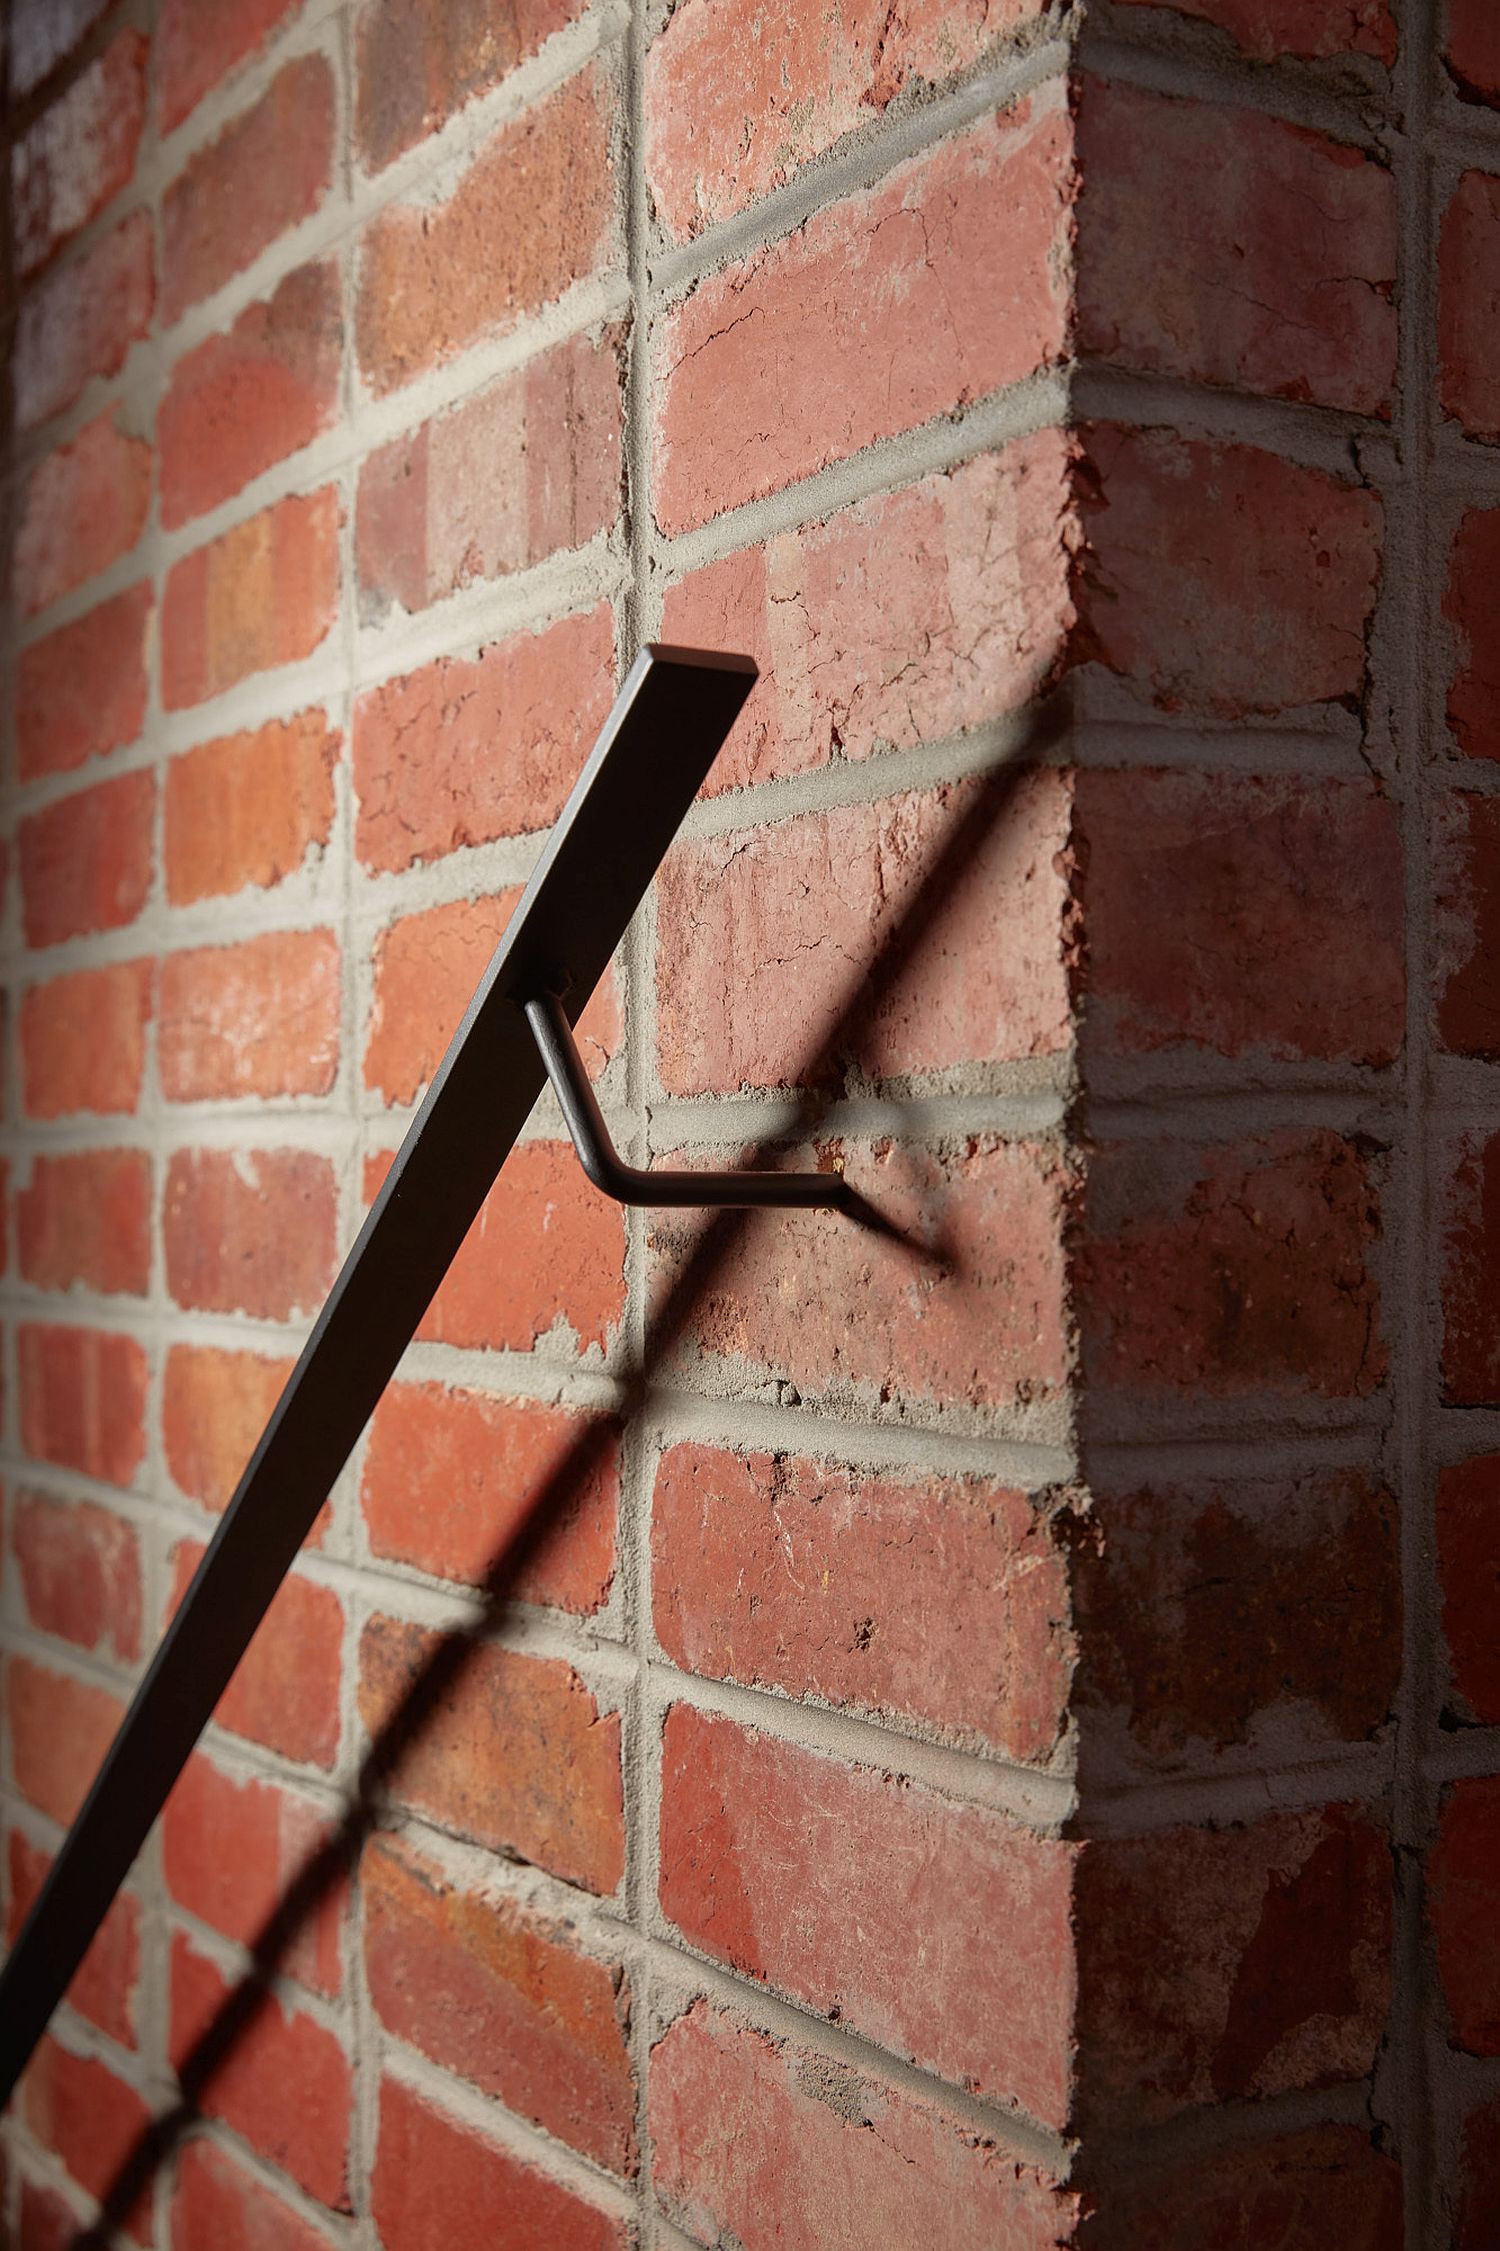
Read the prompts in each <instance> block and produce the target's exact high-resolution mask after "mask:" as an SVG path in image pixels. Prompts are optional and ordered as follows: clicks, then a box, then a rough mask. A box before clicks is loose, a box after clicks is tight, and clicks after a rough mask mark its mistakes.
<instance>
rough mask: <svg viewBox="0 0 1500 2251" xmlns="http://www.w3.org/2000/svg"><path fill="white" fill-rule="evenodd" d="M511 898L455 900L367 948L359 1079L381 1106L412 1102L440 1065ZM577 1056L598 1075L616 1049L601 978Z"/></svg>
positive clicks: (610, 979)
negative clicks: (366, 1017)
mask: <svg viewBox="0 0 1500 2251" xmlns="http://www.w3.org/2000/svg"><path fill="white" fill-rule="evenodd" d="M519 897H520V893H519V892H518V891H504V892H501V893H500V894H499V895H498V897H495V898H483V899H455V900H452V901H450V902H449V903H448V904H446V905H444V906H439V907H428V908H425V909H424V910H423V912H422V913H420V914H413V915H405V916H403V918H402V919H401V920H400V921H399V922H393V923H391V924H390V925H389V926H388V927H387V928H386V929H385V930H382V931H381V933H380V935H379V936H378V937H377V938H376V940H375V987H374V997H373V1000H372V1002H371V1007H370V1029H369V1035H368V1037H367V1039H366V1042H365V1060H364V1079H365V1085H366V1086H367V1087H371V1088H373V1089H374V1090H375V1091H376V1092H377V1093H379V1094H383V1095H384V1097H385V1099H386V1101H387V1102H414V1101H415V1100H416V1098H417V1096H418V1095H419V1094H420V1093H421V1091H422V1089H423V1087H424V1086H425V1084H426V1082H427V1081H428V1080H429V1079H430V1078H431V1077H432V1074H433V1072H434V1071H435V1070H436V1069H437V1066H438V1064H439V1063H440V1062H441V1061H442V1058H443V1053H444V1050H445V1049H446V1047H447V1045H448V1042H449V1041H450V1040H451V1038H452V1037H453V1034H454V1033H455V1032H456V1031H457V1029H458V1026H459V1021H460V1019H461V1018H462V1016H463V1012H464V1010H465V1009H466V1008H467V1007H468V1005H469V1002H470V1001H471V1000H472V999H473V997H474V992H475V989H476V987H477V986H478V983H479V980H480V978H481V977H482V976H483V974H484V972H485V970H486V969H487V968H488V966H489V962H490V957H491V955H492V954H493V953H494V951H495V948H496V946H497V945H498V944H499V942H500V939H501V936H502V934H503V932H504V930H505V927H506V925H507V923H508V922H509V921H510V918H511V915H512V914H513V913H514V911H515V905H516V901H517V899H518V898H519ZM577 1029H578V1045H579V1051H580V1053H581V1054H582V1055H583V1056H584V1058H585V1061H586V1062H587V1063H588V1065H589V1066H590V1069H591V1071H593V1072H598V1071H599V1070H601V1069H602V1068H603V1066H604V1065H605V1064H606V1063H607V1062H608V1061H609V1058H610V1057H611V1055H613V1054H614V1053H615V1051H616V1049H617V1048H618V1047H619V1044H620V1029H621V1027H620V1003H619V994H618V990H617V988H616V985H615V980H614V974H613V972H612V971H609V970H607V971H606V972H605V975H604V977H603V979H602V981H601V983H600V984H599V986H598V988H597V990H596V991H595V993H594V995H593V998H592V999H591V1000H590V1002H589V1004H588V1007H587V1008H586V1009H585V1010H584V1012H583V1015H582V1017H581V1018H580V1019H579V1023H578V1027H577Z"/></svg>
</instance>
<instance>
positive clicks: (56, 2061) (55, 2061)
mask: <svg viewBox="0 0 1500 2251" xmlns="http://www.w3.org/2000/svg"><path fill="white" fill-rule="evenodd" d="M21 2084H22V2094H21V2107H22V2110H23V2113H24V2116H25V2119H26V2124H27V2126H28V2128H29V2129H30V2131H31V2132H32V2133H33V2134H34V2135H35V2136H36V2139H37V2140H38V2141H39V2142H40V2143H41V2145H42V2147H43V2148H44V2149H51V2150H55V2151H56V2153H57V2155H58V2156H59V2157H60V2158H61V2159H62V2162H63V2164H64V2166H65V2167H66V2168H67V2170H68V2172H69V2173H70V2174H71V2176H72V2178H73V2179H74V2180H75V2181H77V2182H78V2184H79V2186H80V2187H81V2188H84V2189H86V2190H87V2191H88V2193H89V2195H90V2196H93V2197H102V2196H103V2195H104V2194H105V2193H106V2191H107V2190H108V2189H109V2188H110V2187H111V2186H112V2185H113V2183H114V2180H115V2177H116V2175H117V2174H118V2173H119V2172H120V2170H121V2169H122V2167H123V2166H124V2164H125V2162H126V2160H127V2159H128V2158H129V2157H130V2156H131V2154H132V2153H133V2151H134V2150H135V2148H136V2145H137V2144H138V2142H139V2141H140V2140H141V2138H142V2136H143V2135H144V2134H145V2132H146V2129H147V2127H148V2126H149V2125H150V2123H151V2112H150V2110H149V2108H148V2107H147V2105H146V2104H145V2103H144V2102H143V2101H142V2100H141V2097H140V2096H139V2095H138V2094H137V2093H136V2091H135V2089H134V2088H133V2087H127V2086H126V2084H125V2082H124V2080H123V2079H118V2078H116V2076H115V2074H114V2073H113V2072H112V2071H111V2070H110V2068H109V2066H108V2064H104V2063H100V2062H98V2061H97V2060H96V2059H95V2058H94V2057H93V2056H79V2055H75V2054H74V2053H73V2051H72V2049H71V2048H65V2047H64V2046H63V2044H62V2042H61V2041H60V2040H56V2039H54V2038H53V2037H52V2036H51V2034H50V2033H49V2034H46V2035H44V2037H43V2039H42V2042H41V2045H40V2047H39V2048H38V2049H37V2052H36V2054H35V2056H34V2057H33V2058H32V2061H31V2066H30V2068H29V2070H28V2071H27V2073H26V2076H25V2079H24V2080H23V2081H22V2083H21ZM125 2227H126V2229H127V2231H128V2232H129V2233H130V2234H131V2235H133V2236H134V2237H135V2238H136V2240H137V2241H138V2242H141V2243H146V2242H149V2241H150V2191H149V2188H147V2189H143V2190H142V2192H141V2194H140V2195H139V2196H138V2197H137V2199H136V2201H135V2203H134V2204H133V2205H132V2207H131V2210H130V2212H129V2213H128V2214H126V2215H125Z"/></svg>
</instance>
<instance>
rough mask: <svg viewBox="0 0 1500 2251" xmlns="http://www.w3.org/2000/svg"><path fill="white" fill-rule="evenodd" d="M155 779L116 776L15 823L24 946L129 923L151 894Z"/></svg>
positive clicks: (51, 943)
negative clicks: (16, 826) (17, 836)
mask: <svg viewBox="0 0 1500 2251" xmlns="http://www.w3.org/2000/svg"><path fill="white" fill-rule="evenodd" d="M155 828H156V777H155V775H154V774H151V773H149V772H145V771H142V772H140V773H135V774H116V775H115V776H114V777H113V778H112V779H111V780H110V781H107V782H96V783H95V785H94V787H93V788H92V789H80V790H75V791H74V792H73V794H72V795H71V796H70V797H60V798H56V799H54V801H53V802H52V804H50V805H45V806H43V808H42V810H41V811H40V812H39V813H31V814H29V815H28V816H27V817H26V819H24V820H23V821H22V822H21V825H20V836H19V858H20V865H21V914H22V920H23V922H24V924H25V928H26V943H27V944H28V945H29V946H55V945H57V944H59V943H60V942H61V940H63V939H64V938H81V937H86V936H88V935H89V934H90V933H92V932H94V931H98V930H119V929H121V928H123V926H124V925H125V924H126V923H128V922H134V920H135V918H136V916H137V915H138V914H139V913H140V911H141V909H142V907H144V906H145V904H146V901H147V899H148V898H149V896H150V893H151V856H152V843H153V838H154V833H155Z"/></svg>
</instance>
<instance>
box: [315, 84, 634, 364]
mask: <svg viewBox="0 0 1500 2251" xmlns="http://www.w3.org/2000/svg"><path fill="white" fill-rule="evenodd" d="M615 203H616V197H615V188H614V180H613V171H612V164H611V158H610V151H609V122H608V109H607V99H606V88H605V84H604V81H603V80H602V78H601V77H600V76H599V74H598V72H597V71H596V70H592V69H591V70H585V71H581V72H580V73H579V74H578V75H577V76H576V77H574V78H570V79H569V80H568V81H567V82H566V84H564V85H562V86H560V87H559V88H558V90H557V92H556V93H554V94H551V95H549V96H548V97H547V98H546V99H545V100H544V101H542V102H539V103H538V104H537V105H536V107H535V108H533V109H531V110H529V111H528V112H527V113H526V115H525V116H523V117H521V118H519V119H518V120H517V121H516V122H514V123H513V124H509V125H505V126H502V128H501V130H500V131H499V132H498V133H497V134H496V135H495V136H494V138H493V139H492V140H491V141H489V142H488V143H487V145H486V146H485V147H484V148H483V149H482V150H481V151H480V153H479V155H478V156H477V157H476V158H475V159H474V161H473V162H472V163H471V164H470V165H469V167H468V169H467V170H466V171H465V173H464V175H463V177H462V179H461V180H460V181H459V183H458V186H457V187H456V188H455V189H454V190H453V192H452V194H451V195H450V196H449V197H448V198H447V200H446V201H445V202H441V203H436V202H433V201H431V200H430V199H428V198H427V197H423V199H422V200H420V201H418V202H413V203H396V204H392V205H389V206H388V207H387V208H386V209H385V210H383V211H381V212H379V213H378V214H377V215H376V217H375V218H374V219H373V220H372V221H371V223H370V225H369V227H368V229H367V230H366V233H365V238H364V247H363V251H362V255H361V259H360V276H359V307H358V313H357V316H356V329H357V334H358V339H359V363H360V367H361V369H362V370H363V372H364V376H365V380H366V381H367V382H368V383H369V385H370V387H371V388H372V389H373V390H375V391H377V392H383V391H391V390H394V389H395V388H396V386H397V385H398V384H401V383H408V382H410V381H411V378H412V377H413V376H414V375H419V374H421V372H422V370H423V369H424V368H429V367H438V366H441V365H442V363H443V362H444V361H445V360H450V359H452V358H453V356H454V354H455V353H457V352H460V351H462V350H463V349H464V347H465V346H466V345H468V344H473V343H477V342H478V341H479V339H480V338H481V337H483V336H487V335H503V334H505V333H506V332H508V331H509V330H511V329H514V328H517V327H518V326H519V325H520V323H521V322H522V321H524V320H526V319H527V318H528V317H529V316H530V315H531V314H532V313H535V312H537V311H539V310H540V309H541V307H542V306H543V305H546V304H549V303H551V302H552V301H553V300H554V299H556V298H558V297H561V296H562V295H563V293H564V291H565V290H567V289H568V288H569V287H570V286H571V285H572V284H573V283H574V282H578V281H583V280H586V279H587V277H588V276H589V275H590V274H592V273H594V272H595V271H597V270H598V269H599V268H600V267H601V266H603V265H604V264H605V263H606V262H607V261H608V260H609V258H610V257H611V255H612V254H614V252H615V250H616V243H617V237H618V232H619V229H618V221H617V218H616V214H615Z"/></svg>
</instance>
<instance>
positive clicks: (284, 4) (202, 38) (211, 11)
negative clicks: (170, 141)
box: [155, 0, 296, 133]
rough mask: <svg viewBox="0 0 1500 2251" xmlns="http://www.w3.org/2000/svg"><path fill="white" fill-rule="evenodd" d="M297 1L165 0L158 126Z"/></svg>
mask: <svg viewBox="0 0 1500 2251" xmlns="http://www.w3.org/2000/svg"><path fill="white" fill-rule="evenodd" d="M295 6H296V0H165V4H164V6H163V8H162V11H161V14H160V16H159V17H158V19H157V25H156V55H155V66H156V78H157V86H158V89H159V96H158V98H159V100H160V102H161V130H162V132H164V133H170V132H171V131H172V129H173V128H174V126H178V125H180V124H181V123H182V121H183V119H184V118H185V117H187V116H188V115H189V114H190V113H191V112H192V111H193V110H195V109H196V108H197V106H198V104H199V102H201V101H202V99H203V97H204V95H205V94H206V93H208V91H209V90H210V88H211V87H214V86H217V84H218V83H219V80H220V79H221V78H226V77H227V76H228V75H229V73H230V71H232V70H234V69H235V68H236V67H237V66H238V65H239V64H240V63H242V62H244V61H245V60H246V59H247V57H249V56H250V55H253V54H254V53H255V52H256V51H257V49H259V48H261V47H263V46H264V45H265V44H266V41H267V40H268V39H269V38H270V36H271V34H272V32H273V31H275V30H276V29H277V28H278V26H279V25H281V24H282V23H283V22H285V20H286V18H287V17H288V16H289V15H290V14H291V13H292V11H293V9H294V7H295Z"/></svg>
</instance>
